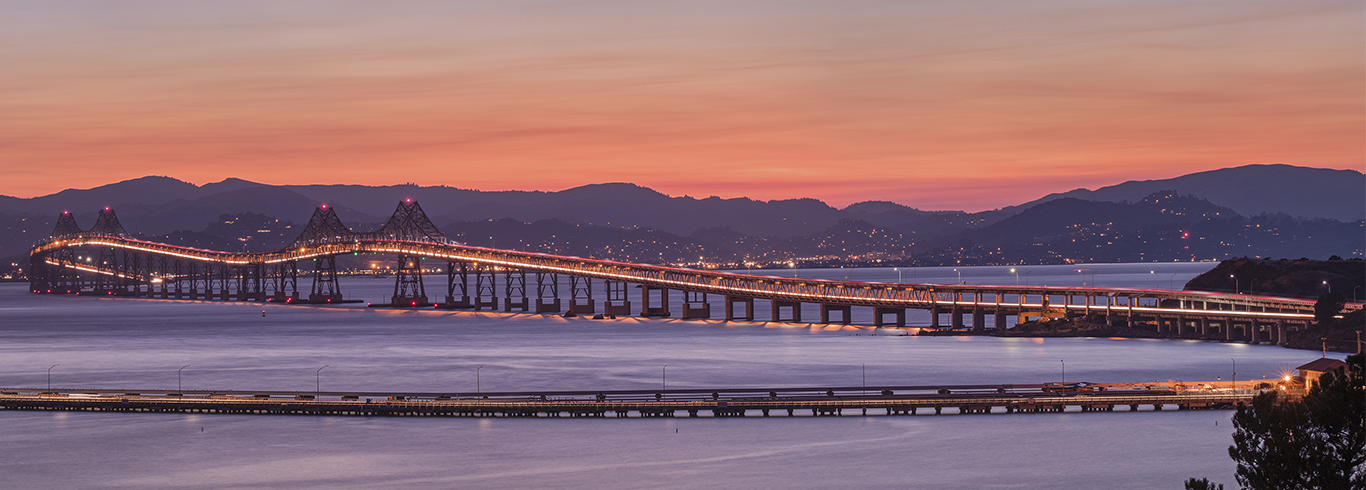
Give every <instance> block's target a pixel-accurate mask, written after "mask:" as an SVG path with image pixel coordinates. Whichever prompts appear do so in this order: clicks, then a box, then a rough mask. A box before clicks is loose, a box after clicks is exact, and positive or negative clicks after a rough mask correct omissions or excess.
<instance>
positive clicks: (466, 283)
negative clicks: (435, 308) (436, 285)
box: [441, 261, 474, 309]
mask: <svg viewBox="0 0 1366 490" xmlns="http://www.w3.org/2000/svg"><path fill="white" fill-rule="evenodd" d="M469 287H470V272H469V264H467V263H465V262H454V261H447V262H446V301H445V302H444V303H442V304H441V307H442V308H461V309H463V308H474V304H472V303H470V290H469Z"/></svg>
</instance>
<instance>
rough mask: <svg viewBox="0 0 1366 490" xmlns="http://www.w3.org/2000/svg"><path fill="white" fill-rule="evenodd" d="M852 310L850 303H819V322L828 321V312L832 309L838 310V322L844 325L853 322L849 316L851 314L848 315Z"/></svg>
mask: <svg viewBox="0 0 1366 490" xmlns="http://www.w3.org/2000/svg"><path fill="white" fill-rule="evenodd" d="M852 310H853V307H852V306H850V305H832V304H829V303H821V323H824V324H828V323H830V312H832V311H838V312H840V323H842V324H844V325H848V324H850V323H853V318H850V317H851V316H852V315H850V313H851V311H852Z"/></svg>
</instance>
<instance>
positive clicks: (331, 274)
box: [191, 255, 342, 303]
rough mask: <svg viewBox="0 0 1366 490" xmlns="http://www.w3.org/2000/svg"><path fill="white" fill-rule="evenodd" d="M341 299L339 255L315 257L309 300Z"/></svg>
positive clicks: (333, 300) (325, 301) (320, 301)
mask: <svg viewBox="0 0 1366 490" xmlns="http://www.w3.org/2000/svg"><path fill="white" fill-rule="evenodd" d="M191 294H193V292H191ZM341 300H342V295H341V287H340V286H339V285H338V284H337V256H335V255H325V256H322V257H318V258H315V259H313V291H312V292H311V293H309V295H308V302H309V303H340V302H341Z"/></svg>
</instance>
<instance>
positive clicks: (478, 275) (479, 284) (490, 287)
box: [474, 263, 498, 311]
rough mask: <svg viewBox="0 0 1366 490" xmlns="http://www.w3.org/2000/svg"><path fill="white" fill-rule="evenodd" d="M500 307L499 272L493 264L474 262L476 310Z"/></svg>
mask: <svg viewBox="0 0 1366 490" xmlns="http://www.w3.org/2000/svg"><path fill="white" fill-rule="evenodd" d="M484 308H488V309H490V310H497V309H498V273H497V272H496V271H494V270H493V266H490V265H486V264H480V263H476V264H474V310H475V311H480V310H483V309H484Z"/></svg>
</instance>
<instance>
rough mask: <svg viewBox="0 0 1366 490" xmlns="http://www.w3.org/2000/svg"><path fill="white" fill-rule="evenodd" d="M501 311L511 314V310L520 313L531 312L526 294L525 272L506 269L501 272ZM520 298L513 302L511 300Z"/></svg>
mask: <svg viewBox="0 0 1366 490" xmlns="http://www.w3.org/2000/svg"><path fill="white" fill-rule="evenodd" d="M503 292H504V295H503V311H504V312H508V313H510V312H512V309H513V308H516V309H518V310H521V311H522V312H526V311H530V310H531V301H530V300H529V299H528V298H527V294H526V271H524V270H520V269H518V270H513V269H506V270H505V271H504V272H503ZM514 297H515V298H520V299H519V300H516V301H514V300H513V299H512V298H514Z"/></svg>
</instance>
